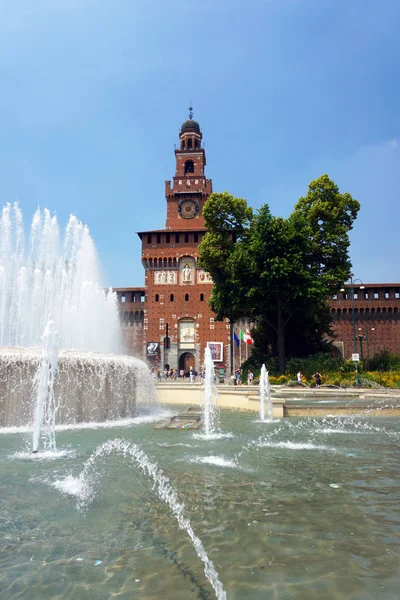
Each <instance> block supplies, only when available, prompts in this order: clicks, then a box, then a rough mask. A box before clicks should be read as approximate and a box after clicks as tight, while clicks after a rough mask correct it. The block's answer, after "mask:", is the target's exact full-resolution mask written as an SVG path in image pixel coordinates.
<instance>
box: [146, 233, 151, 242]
mask: <svg viewBox="0 0 400 600" xmlns="http://www.w3.org/2000/svg"><path fill="white" fill-rule="evenodd" d="M147 243H148V244H151V233H148V234H147Z"/></svg>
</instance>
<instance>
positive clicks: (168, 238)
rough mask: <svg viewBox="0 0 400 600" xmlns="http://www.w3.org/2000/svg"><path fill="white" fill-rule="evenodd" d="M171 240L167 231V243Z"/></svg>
mask: <svg viewBox="0 0 400 600" xmlns="http://www.w3.org/2000/svg"><path fill="white" fill-rule="evenodd" d="M170 241H171V234H170V233H167V244H169V243H170Z"/></svg>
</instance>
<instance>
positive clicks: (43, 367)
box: [32, 321, 58, 453]
mask: <svg viewBox="0 0 400 600" xmlns="http://www.w3.org/2000/svg"><path fill="white" fill-rule="evenodd" d="M57 373H58V335H57V332H56V331H55V329H54V323H53V321H49V322H48V323H47V326H46V329H45V331H44V334H43V350H42V358H41V361H40V365H39V368H38V370H37V372H36V376H35V384H36V408H35V421H34V426H33V443H32V452H35V453H36V452H37V451H38V450H39V442H40V434H41V432H42V437H43V446H44V450H45V451H46V450H50V451H51V452H55V451H56V435H55V426H56V412H57V406H56V401H55V396H54V378H55V377H56V375H57Z"/></svg>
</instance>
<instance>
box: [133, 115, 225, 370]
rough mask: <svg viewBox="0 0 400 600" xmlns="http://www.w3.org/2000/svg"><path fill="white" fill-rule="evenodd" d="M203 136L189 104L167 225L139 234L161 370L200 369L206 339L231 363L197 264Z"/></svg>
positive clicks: (147, 331) (149, 325)
mask: <svg viewBox="0 0 400 600" xmlns="http://www.w3.org/2000/svg"><path fill="white" fill-rule="evenodd" d="M202 139H203V135H202V133H201V130H200V125H199V123H198V122H197V121H195V120H194V119H193V110H192V108H191V107H190V109H189V119H188V120H187V121H185V122H184V123H183V124H182V127H181V130H180V133H179V148H176V149H175V162H176V166H175V175H174V177H173V181H172V183H171V181H166V182H165V197H166V202H167V220H166V226H165V229H157V230H152V231H143V232H140V233H139V234H138V235H139V236H140V238H141V240H142V264H143V266H144V268H145V286H146V309H145V316H144V324H143V330H144V337H145V345H146V348H147V349H148V351H147V352H146V354H147V358H148V361H149V363H150V364H151V365H153V366H154V367H156V368H160V369H161V370H162V369H163V368H164V367H165V365H168V366H169V367H171V368H173V369H176V370H177V371H178V372H179V371H181V370H186V371H188V370H189V367H190V366H192V367H193V368H194V369H195V370H196V371H200V368H201V364H202V363H203V360H204V349H205V347H206V346H207V344H208V343H210V344H212V346H210V347H212V348H213V349H214V353H215V354H214V356H215V365H216V366H219V368H225V370H226V369H230V325H229V322H217V321H215V320H214V313H213V312H212V310H211V309H210V307H209V305H208V302H207V301H208V299H209V297H210V293H211V290H212V283H213V282H212V280H211V278H210V276H209V275H208V273H206V272H205V271H203V270H202V269H200V268H199V267H198V265H197V259H198V255H199V250H198V246H199V243H200V242H201V240H202V238H203V236H204V235H205V233H206V228H205V224H204V218H203V206H204V203H205V202H206V200H207V198H208V196H209V195H210V194H211V192H212V181H211V179H206V176H205V165H206V154H205V151H204V148H203V147H202ZM156 347H158V351H155V348H156Z"/></svg>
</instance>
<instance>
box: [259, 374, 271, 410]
mask: <svg viewBox="0 0 400 600" xmlns="http://www.w3.org/2000/svg"><path fill="white" fill-rule="evenodd" d="M265 400H267V419H268V420H272V398H271V388H270V385H269V377H268V371H267V370H266V368H265V365H263V366H262V367H261V375H260V420H261V421H265Z"/></svg>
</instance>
